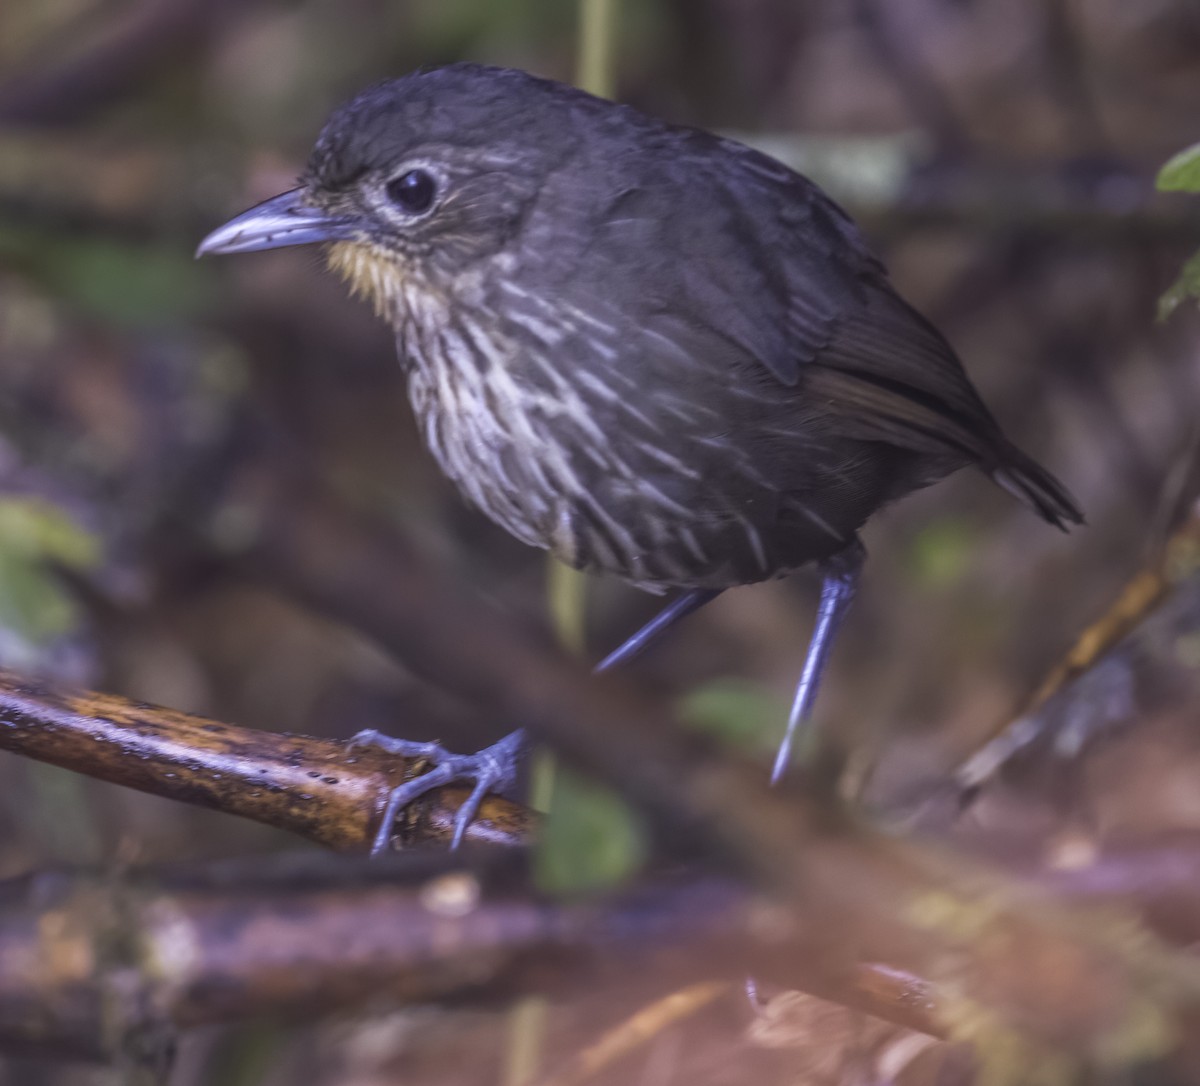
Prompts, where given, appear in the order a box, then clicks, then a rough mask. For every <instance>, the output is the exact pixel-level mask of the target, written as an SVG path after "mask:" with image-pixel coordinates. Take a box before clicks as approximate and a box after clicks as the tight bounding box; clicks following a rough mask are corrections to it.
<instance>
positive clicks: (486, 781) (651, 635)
mask: <svg viewBox="0 0 1200 1086" xmlns="http://www.w3.org/2000/svg"><path fill="white" fill-rule="evenodd" d="M719 594H720V589H699V588H697V589H693V590H692V591H691V592H687V593H685V594H684V595H682V596H680V597H679V598H678V599H677V600H674V601H672V602H671V603H670V604H669V605H668V606H667V607H665V608H664V609H663V610H662V611H661V612H659V614H657V615H656V616H655V617H654V618H652V619H651V620H650V621H649V622H647V623H646V625H645V626H643V627H642V628H641V629H640V630H638V632H637V633H635V634H634V635H633V636H632V637H631V638H629V639H628V640H627V641H625V642H624V643H623V644H621V645H620V646H619V647H618V648H617V649H616V650H615V651H614V652H611V653H609V654H608V655H607V656H606V657H605V658H604V659H603V660H601V661H600V663H598V664H597V665H596V666H595V668H593V673H594V674H599V673H600V672H603V671H609V670H611V669H612V668H614V667H616V666H617V665H618V664H623V663H626V662H627V661H629V660H632V659H633V658H634V657H635V656H638V655H640V654H641V653H642V652H643V651H645V649H646V648H647V647H648V646H649V645H650V644H651V643H652V642H653V641H655V640H657V638H658V637H659V635H660V634H662V633H663V631H664V630H667V629H668V628H670V627H671V626H673V625H675V623H676V622H678V621H679V620H680V619H682V618H686V617H687V616H688V615H690V614H691V613H692V612H693V611H698V610H699V609H700V608H701V607H703V606H704V605H705V604H706V603H708V602H709V601H710V600H712V599H714V598H715V597H716V596H717V595H719ZM350 745H351V747H355V746H372V747H381V748H382V749H383V750H386V751H387V752H388V753H389V754H399V755H400V756H401V757H404V758H423V759H425V760H426V761H428V762H430V763H432V765H433V768H432V769H431V770H430V771H429V772H428V773H422V774H421V775H420V776H419V777H416V778H414V779H413V780H411V781H406V782H405V783H404V784H401V785H399V786H398V787H396V788H394V789H392V794H391V795H390V796H389V797H388V802H387V807H386V808H385V809H384V812H383V819H382V820H381V821H380V823H379V830H378V832H377V833H376V834H375V840H374V841H373V842H372V844H371V855H372V856H378V855H380V854H381V853H384V852H386V851H387V848H388V844H389V843H390V841H391V837H392V826H393V825H394V823H395V821H396V816H397V815H398V814H399V813H400V812H401V811H402V810H404V808H405V807H407V806H408V805H409V804H410V803H412V802H413V801H414V800H417V799H420V797H421V796H423V795H425V794H426V793H427V792H429V791H431V790H432V789H434V788H438V787H440V786H441V785H444V784H458V783H459V782H460V781H472V782H473V783H474V786H475V787H474V788H473V789H472V790H471V794H470V796H468V797H467V799H466V800H464V802H463V804H462V806H460V807H459V809H458V811H457V813H456V814H455V816H454V837H453V839H452V840H451V842H450V847H451V848H452V849H455V848H458V846H459V844H460V843H461V842H462V839H463V835H464V834H465V833H466V832H467V827H468V826H469V825H470V824H471V823H472V822H473V821H474V820H475V816H476V815H477V814H478V813H479V807H480V805H481V804H482V803H483V797H484V796H485V795H486V794H487V793H488V792H491V791H503V790H505V789H511V788H512V787H514V786H515V785H516V782H517V777H518V774H519V772H520V767H521V762H522V760H523V755H524V751H525V747H526V745H527V739H526V736H525V732H524V730H523V729H517V730H516V731H515V732H512V733H510V734H509V735H506V736H505V737H504V738H503V739H501V740H500V741H499V742H498V743H493V744H492V745H491V746H490V747H484V749H483V750H481V751H478V752H476V753H475V754H452V753H451V752H450V751H448V750H446V748H445V747H443V746H442V745H441V744H440V743H414V742H412V741H411V740H408V739H394V738H392V737H391V736H390V735H384V734H383V733H382V732H377V731H375V730H374V729H369V730H367V731H362V732H359V733H358V734H357V735H356V736H355V737H354V738H353V739H351V740H350Z"/></svg>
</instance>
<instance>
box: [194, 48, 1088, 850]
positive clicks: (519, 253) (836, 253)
mask: <svg viewBox="0 0 1200 1086" xmlns="http://www.w3.org/2000/svg"><path fill="white" fill-rule="evenodd" d="M314 243H316V244H322V245H324V246H325V255H326V260H327V263H328V265H329V267H330V268H332V269H333V270H334V271H336V272H337V273H339V274H340V275H341V276H342V277H344V279H345V280H346V281H347V282H348V284H349V286H350V288H351V290H352V291H354V292H356V293H358V294H360V295H362V296H365V297H366V298H367V299H369V300H370V302H371V303H372V304H373V306H374V308H375V311H376V312H377V314H378V315H379V316H380V317H382V318H383V319H384V320H386V321H387V322H388V323H389V324H390V325H391V328H392V329H393V331H394V333H395V339H396V346H397V353H398V355H399V358H400V361H401V365H402V367H403V369H404V371H405V373H406V375H407V384H408V394H409V398H410V400H411V403H412V407H413V410H414V412H415V416H416V420H417V423H418V426H419V428H420V430H421V432H422V435H423V437H424V440H425V442H426V444H427V445H428V447H429V449H430V451H431V452H432V455H433V457H434V458H435V459H436V461H437V462H438V464H439V465H440V467H441V469H442V470H443V471H444V473H445V474H446V475H447V476H448V477H449V478H450V479H451V480H452V481H453V482H454V483H455V484H456V486H457V488H458V489H459V491H460V492H461V493H462V495H463V497H464V498H465V499H466V500H467V501H468V502H469V503H470V504H472V505H474V506H475V507H476V508H478V509H479V510H481V511H482V512H483V513H484V514H486V515H487V516H488V517H490V518H491V519H492V520H493V521H495V522H496V523H498V524H499V525H501V526H502V527H503V528H505V529H507V530H508V531H509V532H510V533H511V534H512V535H514V536H515V537H517V538H518V539H520V540H522V541H523V542H525V543H528V544H530V545H532V546H535V547H541V548H544V549H545V550H548V551H549V552H550V553H551V554H553V555H554V556H555V557H556V558H558V559H560V560H561V561H563V562H565V563H567V564H568V565H570V566H573V567H575V568H577V569H581V570H588V571H594V572H599V573H604V574H609V575H613V576H615V577H617V578H620V579H621V580H623V581H625V582H627V583H629V584H631V585H634V586H636V587H638V588H641V589H644V590H647V591H649V592H653V593H659V594H662V593H666V592H671V591H673V592H675V593H677V595H676V597H675V598H674V599H673V601H672V602H671V603H670V604H669V605H668V606H667V607H666V608H665V610H663V611H662V613H661V614H659V615H658V616H657V617H656V618H655V619H653V620H652V621H651V622H650V623H649V624H648V625H647V626H645V627H644V628H642V629H641V630H639V631H638V632H637V633H636V634H634V635H633V636H632V637H631V638H629V639H628V640H627V641H626V642H625V643H624V644H622V645H621V646H620V647H619V648H618V649H617V650H616V651H614V652H613V653H611V654H610V655H609V656H608V657H606V658H605V659H604V660H603V661H602V662H601V663H600V664H599V665H598V666H597V669H596V670H598V671H604V670H608V669H610V668H612V667H615V666H616V665H618V664H621V663H624V662H625V661H627V660H629V659H630V658H632V657H633V656H634V655H636V654H638V653H640V652H641V651H643V650H644V649H645V648H646V647H647V646H648V645H649V644H651V643H652V642H653V641H655V640H656V639H657V638H658V637H659V636H660V635H661V634H662V633H663V632H664V631H665V630H667V629H669V628H670V627H672V626H673V625H674V624H675V623H677V622H679V621H680V620H681V619H682V618H683V617H684V616H686V615H688V614H691V613H692V612H694V611H696V610H698V609H699V608H700V607H702V606H703V605H705V604H706V603H708V602H709V601H710V600H712V599H713V598H715V597H716V596H717V595H719V594H720V593H721V592H722V591H724V590H726V589H729V588H734V587H736V586H740V585H746V584H752V583H755V582H760V581H765V580H768V579H772V578H777V577H782V576H785V575H787V574H789V573H791V572H793V571H795V570H798V569H801V568H802V567H807V566H814V567H815V568H816V569H817V571H818V572H819V574H820V577H821V594H820V602H819V605H818V613H817V621H816V623H815V626H814V630H813V634H812V638H811V641H810V643H809V646H808V651H807V653H806V656H805V658H804V664H803V668H802V671H801V675H800V679H799V682H798V684H797V688H796V695H795V699H794V701H793V704H792V710H791V713H790V715H789V719H788V722H787V725H786V729H785V732H784V736H783V739H782V741H781V743H780V746H779V751H778V754H777V756H776V759H775V764H774V769H773V772H772V774H771V781H772V783H774V782H776V781H778V780H779V779H780V777H781V776H782V775H783V773H784V771H785V769H786V768H787V766H788V764H789V762H790V761H791V758H792V746H793V743H794V741H795V738H796V736H797V734H798V733H799V731H800V728H801V725H802V724H804V722H806V721H808V720H809V719H810V717H811V715H812V710H813V703H814V700H815V696H816V691H817V688H818V684H819V681H820V677H821V674H822V671H823V668H824V666H825V663H826V660H827V658H828V655H829V652H830V649H831V646H832V644H833V642H834V637H835V634H836V631H837V628H838V626H839V624H840V622H841V620H842V618H843V617H844V615H845V613H846V611H847V609H848V607H849V606H850V603H851V601H852V599H853V598H854V595H855V591H856V588H857V584H858V580H859V575H860V572H861V570H862V567H863V562H864V558H865V550H864V548H863V545H862V543H861V541H860V539H859V534H858V533H859V530H860V529H861V528H862V526H863V524H864V523H865V522H866V521H867V519H868V518H869V517H870V516H871V515H872V514H873V513H875V512H876V511H878V510H879V509H880V508H882V507H883V506H886V505H888V504H889V503H891V502H893V501H895V500H897V499H899V498H901V497H903V496H904V495H906V494H908V493H910V492H912V491H914V490H917V489H919V488H922V487H925V486H928V485H930V484H932V483H935V482H937V481H938V480H940V479H942V478H944V477H945V476H947V475H949V474H951V473H952V472H954V471H957V470H958V469H960V468H963V467H975V468H977V469H979V470H980V471H982V472H983V473H984V474H985V475H987V476H988V477H990V478H991V480H992V481H993V482H995V483H997V484H999V486H1001V487H1003V488H1004V489H1005V490H1007V491H1009V492H1010V493H1011V494H1013V495H1014V496H1015V497H1016V498H1017V499H1018V500H1019V501H1021V502H1023V503H1024V504H1025V505H1027V506H1028V507H1029V508H1030V509H1032V510H1033V511H1034V512H1035V513H1036V514H1037V515H1038V516H1040V517H1041V518H1042V519H1043V520H1045V521H1047V522H1049V523H1050V524H1052V525H1055V526H1057V527H1059V528H1062V529H1064V530H1065V529H1067V528H1069V527H1070V526H1071V525H1075V524H1081V523H1083V515H1082V513H1081V511H1080V509H1079V506H1078V505H1077V503H1076V502H1075V500H1074V498H1072V496H1071V495H1070V493H1069V492H1068V491H1067V490H1066V488H1065V487H1064V486H1063V485H1062V484H1061V483H1060V482H1059V481H1058V480H1057V479H1056V478H1055V477H1054V476H1053V475H1051V474H1050V473H1049V472H1048V471H1047V470H1046V469H1044V468H1043V467H1041V466H1040V465H1039V464H1038V463H1037V462H1036V461H1034V460H1033V459H1032V458H1031V457H1029V456H1028V455H1026V454H1025V453H1024V452H1022V451H1021V450H1020V449H1018V448H1017V447H1016V446H1015V445H1014V444H1013V443H1012V442H1010V441H1009V440H1008V439H1007V438H1006V437H1005V436H1004V434H1003V433H1002V431H1001V429H1000V426H999V424H998V423H997V422H996V420H995V419H994V417H993V416H992V414H991V412H990V411H989V410H988V408H987V407H986V406H985V405H984V402H983V400H982V399H981V398H980V396H979V394H978V392H977V391H976V390H975V388H974V386H973V385H972V383H971V381H970V379H969V377H968V376H967V373H966V371H965V370H964V368H963V365H962V363H961V362H960V360H959V358H958V356H957V355H956V354H955V352H954V350H953V348H952V347H951V346H950V344H949V343H948V342H947V340H946V339H945V337H944V336H943V335H942V334H941V333H940V332H939V331H938V330H937V329H936V328H935V327H934V325H933V324H931V323H930V322H929V321H928V320H927V319H926V318H925V317H923V316H922V315H921V314H920V313H919V312H918V311H917V310H916V309H914V308H913V307H912V306H911V305H910V304H909V303H908V302H906V301H905V300H904V299H903V298H902V297H901V296H900V294H899V293H898V292H897V291H896V289H895V288H894V287H893V285H892V283H891V281H890V279H889V277H888V273H887V271H886V269H885V268H884V265H883V264H882V263H881V262H880V260H879V259H878V258H877V257H876V256H875V255H874V253H873V252H872V250H871V249H870V248H869V246H868V244H867V242H866V241H865V240H864V237H863V235H862V234H861V233H860V231H859V229H858V227H857V226H856V225H855V223H854V222H853V220H852V219H851V218H850V216H849V215H848V214H847V213H846V212H845V211H844V210H843V209H842V208H841V207H840V206H839V205H838V204H837V203H835V202H834V200H833V199H831V198H830V197H829V196H828V195H826V193H825V192H823V191H822V190H821V189H820V188H819V187H818V186H817V185H816V184H815V183H814V182H812V181H811V180H809V179H808V178H806V177H804V176H803V175H801V174H799V173H797V172H796V171H794V170H792V169H790V168H789V167H787V166H786V165H784V164H782V163H781V162H779V161H777V160H775V159H774V158H771V157H769V156H768V155H766V154H764V153H762V152H760V151H758V150H755V149H752V148H751V147H749V146H747V145H745V144H743V143H740V142H737V141H735V140H733V139H730V138H727V137H723V136H720V135H717V134H714V133H711V132H708V131H705V130H703V129H699V128H692V127H684V126H680V125H675V124H671V123H668V122H666V121H663V120H660V119H658V118H655V117H652V116H650V115H647V114H645V113H643V112H640V111H638V110H636V109H634V108H633V107H630V106H628V105H624V104H620V103H617V102H613V101H610V100H607V99H602V98H598V97H595V96H593V95H590V94H588V93H586V92H584V91H582V90H579V89H576V88H574V87H571V86H569V85H566V84H563V83H559V82H555V81H553V80H549V79H545V78H540V77H538V76H535V75H532V74H529V73H526V72H523V71H519V70H515V69H505V68H496V67H489V66H484V65H477V64H452V65H449V66H445V67H438V68H430V69H422V70H418V71H416V72H412V73H410V74H407V75H404V76H401V77H399V78H396V79H392V80H389V81H386V82H383V83H380V84H377V85H375V86H373V87H370V88H368V89H367V90H365V91H363V92H362V93H360V94H359V95H358V96H357V97H355V98H353V99H352V100H350V101H348V102H347V103H345V104H343V105H342V106H341V107H339V108H338V109H336V110H335V111H334V112H333V113H332V115H331V116H330V118H329V120H328V121H327V122H326V124H325V125H324V127H323V128H322V130H321V132H320V134H319V136H318V138H317V140H316V143H315V145H314V147H313V149H312V152H311V154H310V156H309V158H308V162H307V165H306V167H305V169H304V171H303V173H302V175H301V176H300V178H299V183H298V184H297V186H296V187H294V188H292V189H290V190H289V191H287V192H284V193H282V194H280V195H278V196H275V197H273V198H271V199H269V200H266V201H265V202H263V203H261V204H259V205H257V206H256V207H253V208H251V209H250V210H249V211H246V212H244V213H242V214H240V215H238V216H237V217H235V218H233V219H231V220H230V221H229V222H227V223H226V224H224V225H223V226H221V227H219V228H217V229H216V230H214V231H213V232H212V233H210V234H209V235H208V236H207V237H206V238H205V239H204V240H203V241H202V242H201V244H200V246H199V249H198V250H197V255H198V256H200V255H204V254H210V253H213V254H215V253H242V252H251V251H257V250H264V249H273V248H280V247H284V246H293V245H305V244H314ZM355 742H365V743H377V744H380V745H383V746H384V747H386V748H387V749H389V750H393V751H395V752H397V753H401V754H405V755H408V756H422V757H425V758H427V759H429V761H430V764H431V765H432V766H433V768H431V769H429V770H428V771H427V772H426V773H424V774H423V775H422V776H420V777H417V778H416V779H414V780H412V781H410V782H408V783H407V784H405V785H401V786H400V788H398V789H397V790H395V791H394V792H393V793H392V794H391V796H390V799H389V803H388V806H387V809H386V811H385V814H384V819H383V822H382V824H381V825H380V828H379V833H378V835H377V836H376V839H375V842H374V846H373V850H372V851H374V852H380V851H383V850H384V849H386V848H387V847H389V845H390V834H391V827H392V824H393V821H394V819H395V817H396V815H397V814H398V813H399V811H400V810H401V809H402V808H403V807H405V806H406V805H407V804H408V803H410V802H412V801H413V800H415V799H416V798H418V797H419V796H420V795H422V794H424V792H426V791H428V790H429V789H431V788H433V787H435V786H438V785H441V784H445V783H451V782H468V783H473V785H474V787H473V790H472V793H471V797H470V799H469V801H468V802H467V803H466V804H464V805H463V807H462V809H461V810H460V812H459V819H458V823H457V825H456V827H455V838H454V840H455V843H456V844H457V842H458V841H460V840H461V838H462V834H463V832H464V831H465V829H466V826H467V825H468V823H469V822H470V820H471V819H472V818H474V817H475V815H476V813H477V810H478V806H479V803H480V802H481V801H482V798H483V794H484V792H485V791H487V790H489V789H491V788H497V787H500V788H502V787H505V786H508V785H511V784H512V782H513V781H514V779H515V774H516V768H515V766H516V763H517V761H519V758H520V751H521V746H522V740H521V733H520V732H516V733H513V735H511V736H508V737H506V738H505V739H503V740H501V741H500V743H498V744H495V745H494V746H492V747H489V748H487V749H486V750H483V751H480V752H478V753H477V754H473V755H464V754H453V753H451V752H449V751H447V750H445V749H444V748H442V747H441V745H440V744H418V743H411V742H408V741H405V740H401V739H395V738H392V737H388V736H385V735H381V734H380V733H378V732H374V731H372V732H364V733H360V735H359V736H357V737H356V738H355Z"/></svg>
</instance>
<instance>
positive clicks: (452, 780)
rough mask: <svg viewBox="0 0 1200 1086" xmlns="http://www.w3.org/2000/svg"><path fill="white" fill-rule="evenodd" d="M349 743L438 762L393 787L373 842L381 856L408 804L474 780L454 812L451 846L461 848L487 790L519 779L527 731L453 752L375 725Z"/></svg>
mask: <svg viewBox="0 0 1200 1086" xmlns="http://www.w3.org/2000/svg"><path fill="white" fill-rule="evenodd" d="M350 743H351V746H367V745H370V746H378V747H382V748H383V749H384V750H386V751H388V752H389V753H392V754H400V755H403V756H404V757H407V758H424V759H426V760H428V761H430V762H433V763H434V767H433V768H432V769H430V770H429V772H427V773H422V774H421V776H419V777H416V778H414V779H413V780H411V781H405V782H404V784H401V785H398V786H397V787H395V788H393V789H392V792H391V795H389V796H388V802H387V806H386V807H385V808H384V812H383V818H382V819H381V820H380V823H379V829H378V830H377V831H376V833H375V839H374V841H373V842H372V843H371V855H372V856H379V855H382V854H383V853H384V852H386V851H387V850H388V846H389V845H390V844H391V840H392V829H393V827H394V826H395V823H396V818H397V816H398V815H399V814H400V812H401V811H402V810H404V808H405V807H407V806H408V805H409V804H410V803H412V802H414V801H415V800H418V799H420V798H421V797H422V796H423V795H425V794H426V793H428V792H431V791H433V789H435V788H440V787H441V786H442V785H445V784H457V783H459V782H461V781H471V782H473V783H474V785H475V787H474V788H473V789H472V790H471V794H470V795H469V796H468V797H467V798H466V800H464V801H463V804H462V806H461V807H459V809H458V811H457V813H456V814H455V816H454V836H453V838H452V840H451V843H450V847H451V848H452V849H456V848H458V846H459V845H460V844H461V843H462V839H463V837H464V835H465V834H466V832H467V829H468V827H469V826H470V825H471V823H472V822H473V821H474V820H475V816H476V815H478V813H479V808H480V806H481V805H482V803H483V798H484V796H486V795H487V793H488V792H490V791H498V790H504V789H507V788H511V787H512V786H513V785H514V784H515V783H516V779H517V774H518V772H519V769H520V761H521V750H522V747H523V745H524V733H522V732H521V731H515V732H513V733H512V734H510V735H506V736H505V737H504V738H503V739H501V740H500V741H499V742H498V743H493V744H492V745H491V746H490V747H485V748H484V749H483V750H481V751H479V752H477V753H475V754H452V753H450V751H448V750H446V749H445V747H443V746H442V745H441V744H440V743H413V742H410V741H409V740H407V739H393V738H392V737H391V736H388V735H383V734H381V733H380V732H375V731H365V732H359V733H358V735H356V736H355V737H354V738H353V739H352V740H351V741H350Z"/></svg>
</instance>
